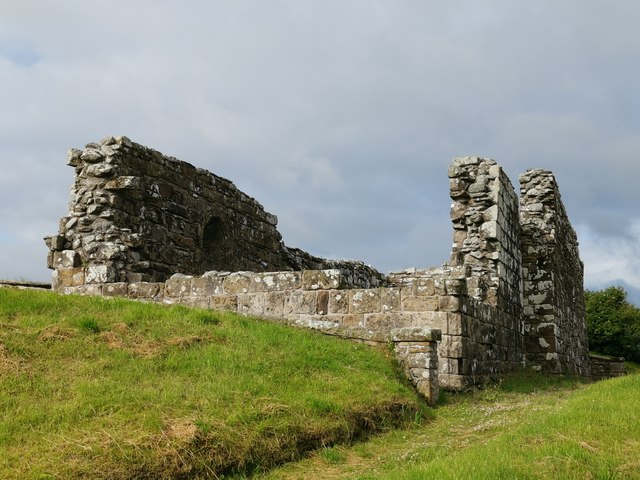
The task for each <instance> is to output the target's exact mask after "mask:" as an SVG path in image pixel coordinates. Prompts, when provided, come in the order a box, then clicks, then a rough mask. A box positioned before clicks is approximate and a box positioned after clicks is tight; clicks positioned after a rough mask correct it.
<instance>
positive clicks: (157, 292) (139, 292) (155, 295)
mask: <svg viewBox="0 0 640 480" xmlns="http://www.w3.org/2000/svg"><path fill="white" fill-rule="evenodd" d="M167 283H168V282H167ZM174 285H175V284H174ZM176 290H179V289H174V292H176ZM164 291H165V284H164V283H160V282H138V283H130V284H129V288H128V290H127V294H128V295H129V296H130V297H131V298H141V299H155V300H159V299H161V298H162V297H163V293H164ZM176 293H177V292H176ZM186 293H187V290H185V293H184V294H185V295H186ZM170 296H181V295H179V294H177V295H170Z"/></svg>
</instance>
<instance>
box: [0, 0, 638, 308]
mask: <svg viewBox="0 0 640 480" xmlns="http://www.w3.org/2000/svg"><path fill="white" fill-rule="evenodd" d="M0 7H1V12H2V14H1V15H0V112H1V114H0V159H1V162H2V164H1V165H2V169H1V171H0V278H14V279H29V280H47V279H48V278H49V271H48V270H47V269H46V265H45V263H46V261H45V258H46V248H45V246H44V243H43V242H42V237H43V236H45V235H47V234H53V233H56V232H57V222H58V219H59V217H61V216H63V215H65V214H66V211H67V201H68V191H69V187H70V186H71V184H72V182H73V170H72V169H71V168H70V167H67V166H66V151H67V149H69V148H71V147H76V148H81V147H83V146H84V145H85V144H86V143H88V142H92V141H97V140H99V139H101V138H102V137H104V136H107V135H127V136H128V137H130V138H131V139H132V140H134V141H136V142H138V143H142V144H144V145H147V146H150V147H153V148H155V149H157V150H159V151H161V152H163V153H165V154H168V155H173V156H176V157H178V158H181V159H183V160H186V161H188V162H190V163H192V164H194V165H197V166H199V167H203V168H206V169H208V170H210V171H212V172H214V173H216V174H218V175H221V176H223V177H227V178H229V179H231V180H233V181H234V182H235V183H236V185H237V186H238V187H239V188H240V189H241V190H243V191H245V192H246V193H248V194H249V195H251V196H254V197H255V198H257V199H258V200H259V201H260V202H261V203H262V204H263V205H264V206H265V208H266V209H267V210H268V211H270V212H272V213H274V214H276V215H277V216H278V218H279V220H280V222H279V228H280V231H281V232H282V234H283V236H284V240H285V242H286V243H287V244H288V245H290V246H298V247H300V248H303V249H304V250H307V251H310V252H312V253H314V254H316V255H321V256H328V257H333V258H353V259H360V260H363V261H365V262H366V263H369V264H372V265H373V266H375V267H377V268H378V269H380V270H382V271H390V270H395V269H401V268H406V267H410V266H417V267H427V266H437V265H440V264H441V263H442V262H444V261H446V260H447V258H448V255H449V250H450V247H451V235H452V234H451V226H450V221H449V204H450V200H449V197H448V179H447V167H448V165H449V163H450V161H451V159H452V158H454V157H456V156H462V155H480V156H486V157H491V158H494V159H495V160H497V161H498V162H499V163H500V164H502V165H503V167H504V168H505V170H506V171H507V173H508V174H509V175H510V177H511V179H512V181H513V182H514V184H517V177H518V175H519V174H520V173H522V172H523V171H525V170H526V169H527V168H546V169H550V170H552V171H553V172H554V173H555V174H556V177H557V179H558V182H559V184H560V187H561V191H562V194H563V200H564V202H565V204H566V206H567V210H568V212H569V215H570V217H571V219H572V221H573V223H574V226H575V228H576V230H577V232H578V236H579V239H580V242H581V254H582V257H583V259H584V261H585V273H586V285H587V287H589V288H602V287H604V286H607V285H610V284H621V285H624V286H625V287H626V288H627V289H628V290H629V291H630V292H631V298H632V300H634V301H635V302H636V303H640V211H639V210H638V206H639V205H638V200H639V199H640V188H638V186H637V183H638V180H639V179H640V82H639V81H638V78H639V74H640V28H638V19H639V18H640V2H638V1H637V0H616V1H610V0H575V1H574V0H553V1H551V0H536V1H532V0H528V1H518V0H468V1H465V0H452V1H447V2H443V1H436V0H226V1H218V0H188V1H178V0H127V1H124V0H92V1H86V0H60V1H56V2H52V1H50V0H39V1H38V0H0Z"/></svg>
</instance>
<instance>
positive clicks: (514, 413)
mask: <svg viewBox="0 0 640 480" xmlns="http://www.w3.org/2000/svg"><path fill="white" fill-rule="evenodd" d="M630 367H632V369H633V374H632V375H629V376H627V377H624V378H618V379H612V380H607V381H604V382H599V383H596V384H587V383H584V382H582V381H579V380H576V379H571V378H557V377H555V378H554V377H545V376H543V375H539V374H538V375H536V374H522V375H516V376H514V377H513V378H510V379H508V380H505V381H503V382H502V383H501V384H500V385H496V386H491V387H487V388H486V389H484V390H479V391H470V392H466V393H462V394H446V395H444V400H443V402H442V404H441V405H440V406H439V407H438V408H437V409H436V410H435V411H433V410H429V409H427V408H426V407H425V406H424V405H423V404H422V403H421V402H420V400H419V399H417V398H416V396H415V394H414V392H413V391H412V389H411V388H410V387H409V386H408V385H407V384H406V383H405V382H404V380H403V379H402V376H401V375H400V373H399V372H398V371H397V369H396V367H395V362H394V361H393V358H392V355H390V354H389V352H387V351H385V350H379V349H374V348H371V347H366V346H364V345H360V344H354V343H351V342H348V341H344V340H340V339H335V338H330V337H326V336H322V335H317V334H314V333H311V332H307V331H301V330H294V329H290V328H286V327H282V326H279V325H274V324H270V323H267V322H263V321H258V320H255V319H250V318H245V317H239V316H235V315H226V314H220V313H215V312H210V311H204V310H198V309H188V308H185V307H179V306H173V307H168V306H163V305H154V304H145V303H135V302H131V301H125V300H118V299H111V300H107V299H101V298H93V297H75V296H58V295H56V294H53V293H49V292H38V291H21V290H15V289H6V288H0V478H3V479H4V478H7V479H13V478H15V479H18V478H19V479H23V478H26V479H29V478H31V479H36V478H37V479H52V478H59V479H67V478H115V479H117V478H149V479H152V478H153V479H155V478H222V477H224V478H236V479H239V478H256V479H260V480H267V479H270V480H274V479H278V480H294V479H332V480H335V479H358V480H374V479H375V480H380V479H384V480H391V479H407V480H409V479H411V480H417V479H438V480H440V479H496V478H497V479H500V478H503V479H557V478H562V479H565V478H568V479H634V478H638V479H640V369H638V368H637V366H634V365H630ZM374 432H378V433H380V432H382V433H381V434H380V435H375V436H371V435H370V434H371V433H374ZM359 440H367V441H359ZM308 454H310V457H309V458H306V459H302V460H301V457H303V456H304V455H308ZM281 464H284V465H283V466H280V467H278V465H281Z"/></svg>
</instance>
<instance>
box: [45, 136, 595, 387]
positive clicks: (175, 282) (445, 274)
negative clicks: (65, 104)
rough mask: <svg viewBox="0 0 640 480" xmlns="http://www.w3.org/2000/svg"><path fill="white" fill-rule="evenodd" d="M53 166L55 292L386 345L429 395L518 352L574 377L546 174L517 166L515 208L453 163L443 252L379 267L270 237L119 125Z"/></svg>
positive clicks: (194, 172) (576, 340) (481, 167)
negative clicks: (64, 194) (417, 262)
mask: <svg viewBox="0 0 640 480" xmlns="http://www.w3.org/2000/svg"><path fill="white" fill-rule="evenodd" d="M69 164H70V165H72V166H74V168H75V170H76V182H75V185H74V188H73V190H72V192H71V193H72V195H71V204H70V211H69V214H68V215H67V216H66V217H63V218H62V219H61V221H60V227H59V228H60V232H59V234H58V235H54V236H51V237H47V238H46V239H45V241H46V243H47V246H48V247H49V250H50V251H49V254H48V259H47V262H48V265H49V266H50V267H51V268H53V269H54V275H53V287H54V288H55V289H56V290H58V291H59V292H63V293H83V294H92V295H105V296H117V295H123V296H128V297H131V298H139V299H144V300H153V301H164V302H166V303H181V304H184V305H189V306H199V307H204V308H212V309H221V310H229V311H234V312H239V313H243V314H247V315H256V316H261V317H267V318H270V319H272V320H274V321H280V322H283V323H286V324H288V325H293V326H298V327H304V328H310V329H314V330H317V331H320V332H323V333H325V334H330V335H339V336H343V337H346V338H352V339H357V340H359V341H364V342H367V343H387V342H390V341H392V342H394V343H395V350H396V353H397V355H398V357H399V359H400V361H401V363H402V364H403V365H404V367H405V371H406V373H407V376H408V377H409V378H410V379H411V381H412V382H413V383H414V384H415V385H416V388H417V389H418V391H420V392H422V393H423V394H424V395H425V396H427V398H429V399H433V398H436V397H437V394H438V388H439V386H438V385H439V384H440V385H441V386H443V387H444V388H450V389H460V388H465V387H466V386H468V385H471V384H473V383H480V382H484V381H487V380H495V379H499V378H500V377H501V376H502V375H505V374H507V373H509V372H513V371H514V370H517V369H519V368H521V366H522V365H523V364H526V365H527V366H529V367H530V368H534V369H539V370H545V371H548V372H554V373H572V374H579V375H584V376H588V375H589V370H590V365H589V360H588V357H587V354H588V353H587V352H588V346H587V343H586V332H585V321H584V304H583V303H582V294H583V286H582V263H581V261H580V258H579V253H578V248H577V239H576V236H575V232H574V231H573V228H572V227H571V224H570V222H569V220H568V218H567V216H566V212H565V211H564V207H563V206H562V203H561V200H560V194H559V191H558V188H557V185H556V183H555V179H554V178H553V176H552V175H551V174H550V173H549V172H546V171H543V170H532V171H528V172H527V173H525V174H524V175H522V176H521V178H520V181H521V194H522V205H521V206H519V204H518V198H517V197H516V194H515V191H514V189H513V187H512V185H511V182H510V181H509V179H508V178H507V176H506V175H505V173H504V172H503V170H502V168H501V167H500V166H499V165H497V164H496V163H495V162H494V161H493V160H489V159H485V158H480V157H463V158H459V159H455V160H454V161H453V163H452V165H451V167H450V169H449V177H450V187H451V198H452V199H453V204H452V207H451V221H452V225H453V230H454V232H453V239H454V244H453V247H452V254H451V260H450V264H445V265H443V266H442V267H438V268H429V269H424V270H419V269H415V268H414V269H408V270H405V271H402V272H397V273H392V274H390V275H389V276H388V277H387V276H383V275H381V274H379V273H378V272H376V271H375V270H374V269H372V268H371V267H368V266H366V265H364V264H363V263H361V262H340V261H332V260H323V259H320V258H317V257H313V256H311V255H309V254H307V253H305V252H303V251H301V250H298V249H293V248H288V247H286V246H285V245H284V244H283V243H282V241H281V237H280V235H279V233H278V232H277V230H276V229H275V225H276V224H277V218H276V217H275V216H274V215H271V214H269V213H267V212H265V211H264V209H263V208H262V206H261V205H260V204H259V203H258V202H256V201H255V200H254V199H252V198H250V197H249V196H247V195H245V194H243V193H242V192H240V191H238V190H237V189H236V188H235V186H234V185H233V184H232V183H231V182H230V181H228V180H225V179H223V178H220V177H217V176H215V175H213V174H211V173H209V172H206V171H204V170H201V169H196V168H194V167H193V166H191V165H189V164H187V163H184V162H180V161H178V160H175V159H172V158H170V157H165V156H163V155H161V154H159V153H158V152H155V151H153V150H150V149H147V148H145V147H142V146H140V145H137V144H134V143H132V142H131V141H130V140H129V139H127V138H126V137H116V138H113V137H108V138H105V139H103V141H101V142H100V143H95V144H89V145H88V146H87V147H86V148H85V150H82V151H80V150H76V151H72V152H70V154H69ZM203 272H206V273H203ZM231 272H233V273H231ZM398 329H400V330H398ZM402 329H404V330H402ZM435 331H438V332H440V333H439V334H438V335H434V333H433V332H435ZM429 332H430V333H429ZM436 337H437V338H436ZM438 342H439V343H438Z"/></svg>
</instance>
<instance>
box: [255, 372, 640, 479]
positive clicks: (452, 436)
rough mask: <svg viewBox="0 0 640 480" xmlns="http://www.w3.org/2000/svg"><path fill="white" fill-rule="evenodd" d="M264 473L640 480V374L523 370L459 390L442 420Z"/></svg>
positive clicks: (297, 476)
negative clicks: (579, 376)
mask: <svg viewBox="0 0 640 480" xmlns="http://www.w3.org/2000/svg"><path fill="white" fill-rule="evenodd" d="M260 478H261V479H263V480H265V479H267V478H268V479H278V480H293V479H303V478H314V479H333V480H335V479H359V480H374V479H376V480H380V479H384V480H391V479H393V480H396V479H401V480H402V479H405V480H422V479H438V480H440V479H474V480H475V479H640V373H634V374H632V375H629V376H627V377H623V378H617V379H610V380H606V381H602V382H598V383H595V384H589V385H585V384H582V383H580V382H577V381H572V380H571V379H562V378H550V377H544V376H541V375H520V376H516V377H514V378H513V379H510V380H508V381H505V382H504V383H503V384H502V385H499V386H495V387H489V388H487V389H486V390H484V391H475V392H468V393H465V394H461V395H449V396H448V401H447V402H446V404H445V405H442V406H441V407H440V408H438V410H437V413H436V418H435V420H434V421H433V422H431V423H429V424H427V425H425V426H422V427H418V428H416V429H413V430H411V431H395V432H390V433H388V434H384V435H381V436H379V437H377V438H375V439H373V440H372V441H370V442H367V443H362V444H358V445H355V446H353V447H350V448H345V447H332V448H328V449H325V450H324V451H321V452H319V453H318V454H316V455H315V456H314V457H313V458H310V459H308V460H304V461H302V462H298V463H294V464H290V465H287V466H284V467H282V468H279V469H277V470H274V471H272V472H270V473H269V474H266V475H264V476H262V477H260Z"/></svg>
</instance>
